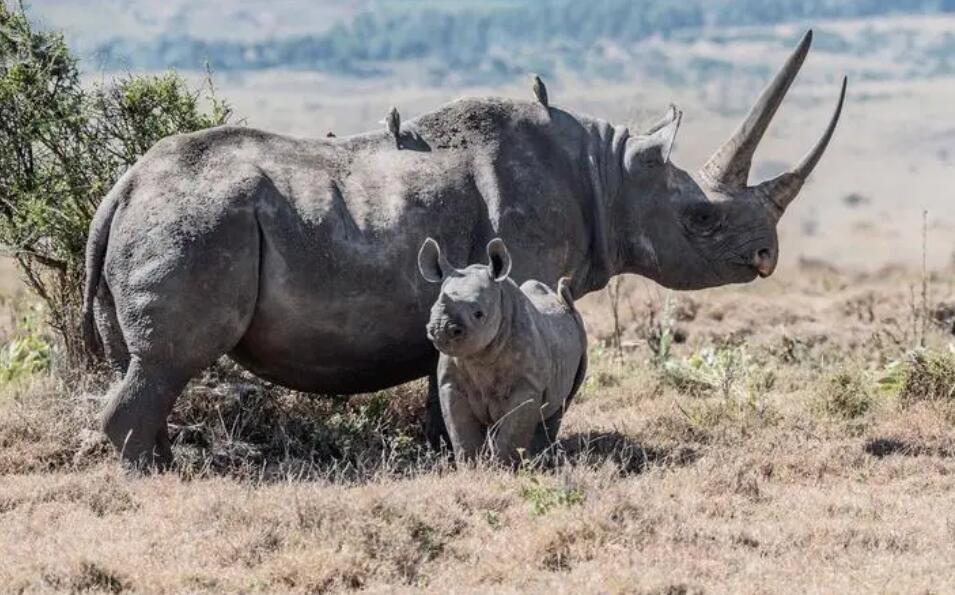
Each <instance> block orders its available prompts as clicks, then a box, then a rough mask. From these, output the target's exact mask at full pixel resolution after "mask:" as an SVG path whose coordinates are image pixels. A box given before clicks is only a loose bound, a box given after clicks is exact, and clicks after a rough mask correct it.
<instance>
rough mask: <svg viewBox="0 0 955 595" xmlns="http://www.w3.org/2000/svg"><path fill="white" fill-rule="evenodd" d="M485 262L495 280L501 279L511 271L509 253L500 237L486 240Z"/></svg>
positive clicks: (505, 277)
mask: <svg viewBox="0 0 955 595" xmlns="http://www.w3.org/2000/svg"><path fill="white" fill-rule="evenodd" d="M487 264H488V267H490V271H491V277H492V278H493V279H494V280H495V281H503V280H504V279H507V276H508V275H509V274H510V273H511V253H510V252H508V251H507V246H506V245H505V244H504V240H502V239H501V238H494V239H493V240H491V241H490V242H488V244H487Z"/></svg>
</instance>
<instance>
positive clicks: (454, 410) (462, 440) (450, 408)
mask: <svg viewBox="0 0 955 595" xmlns="http://www.w3.org/2000/svg"><path fill="white" fill-rule="evenodd" d="M439 398H440V400H441V412H442V414H443V415H444V423H445V425H446V426H447V429H448V435H449V436H450V438H451V448H452V449H453V450H454V457H455V459H456V460H457V461H459V462H464V461H470V460H473V459H474V457H476V456H477V454H478V453H479V452H481V448H482V447H483V446H484V436H485V430H484V426H483V425H482V424H481V422H480V421H478V419H477V418H476V417H474V413H473V412H472V411H471V406H470V405H469V404H468V402H467V399H466V398H465V396H464V395H463V394H461V393H460V392H458V391H456V390H455V389H454V388H453V387H452V386H450V385H447V384H445V385H443V386H441V388H440V389H439Z"/></svg>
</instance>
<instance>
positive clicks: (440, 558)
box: [0, 271, 955, 593]
mask: <svg viewBox="0 0 955 595" xmlns="http://www.w3.org/2000/svg"><path fill="white" fill-rule="evenodd" d="M893 275H894V276H893ZM905 275H906V273H904V272H896V273H893V274H890V275H881V276H873V277H871V278H870V277H849V276H847V275H845V274H842V273H838V272H833V271H828V272H825V273H824V274H823V273H820V272H818V271H803V272H801V273H800V274H799V275H797V276H795V277H794V279H795V280H794V281H791V282H790V283H787V284H782V283H763V284H759V285H756V286H751V287H748V288H729V289H724V290H718V291H713V292H708V293H707V294H705V295H697V294H686V295H680V296H677V297H676V298H675V305H674V306H673V308H672V313H673V315H672V316H671V317H670V318H671V319H672V322H671V323H670V324H672V325H673V326H678V327H679V335H680V337H681V341H682V342H681V343H678V344H674V345H673V348H672V350H673V353H672V355H671V361H674V362H678V363H679V364H681V365H682V364H683V363H687V362H694V361H696V360H695V359H694V358H698V357H700V354H701V353H704V352H705V351H706V350H707V349H711V350H716V351H715V352H714V353H729V354H731V355H722V356H718V357H716V356H714V357H713V358H711V359H709V360H706V363H705V364H700V368H698V369H697V372H699V373H701V374H702V376H700V377H701V378H703V379H704V380H705V381H704V382H702V383H701V384H699V385H694V387H693V389H692V390H686V386H685V385H680V384H679V383H674V382H672V378H670V377H669V375H670V374H672V373H673V371H672V370H669V371H668V370H667V368H666V366H665V365H664V364H663V363H661V362H660V359H659V358H658V357H657V356H655V355H654V354H653V352H652V351H651V349H650V348H649V347H648V346H647V339H648V338H650V339H652V338H653V337H656V338H657V339H658V338H659V333H657V334H656V335H654V334H653V333H647V332H646V329H647V328H648V323H647V320H648V318H649V315H650V312H651V311H652V310H653V309H655V308H656V309H659V308H660V307H661V306H662V303H663V298H662V295H661V296H656V295H655V293H654V292H653V290H649V289H648V288H647V286H645V285H643V284H636V283H635V282H633V281H630V282H628V284H625V286H624V292H625V293H624V299H623V300H622V302H623V303H622V306H621V308H622V310H621V314H622V315H621V323H622V325H623V328H624V334H623V341H622V343H623V346H624V349H625V353H624V357H623V358H619V357H617V356H616V355H615V353H614V352H613V351H612V350H608V349H607V348H605V347H604V345H606V344H608V340H609V338H610V334H612V331H611V327H612V324H610V322H611V320H610V317H609V315H608V314H607V312H606V303H605V302H604V301H603V300H604V298H603V297H602V296H596V297H594V298H593V299H588V300H585V302H584V304H583V306H582V307H583V308H584V310H585V313H586V318H587V320H588V323H589V324H590V325H591V327H592V328H591V331H592V332H591V335H592V339H593V343H594V346H593V351H592V355H593V357H592V362H593V363H592V367H591V372H590V375H589V378H588V380H587V382H586V384H585V386H584V390H583V393H582V394H581V395H580V396H579V399H578V400H577V401H576V402H575V403H574V406H573V407H572V408H571V411H570V413H569V415H568V418H567V423H566V426H565V430H564V433H563V436H564V440H563V442H562V443H561V445H560V447H559V448H558V449H556V450H555V452H553V453H550V454H549V455H548V456H547V457H544V458H543V459H541V460H539V461H532V462H529V463H528V464H527V465H526V466H525V467H523V468H521V469H519V470H516V471H514V470H508V469H501V468H497V467H495V466H493V465H490V464H487V463H481V464H478V465H475V466H472V467H468V468H462V469H455V468H454V467H453V465H451V464H450V463H449V462H448V461H447V460H446V459H445V458H444V457H442V456H440V455H436V454H433V453H429V452H427V451H426V450H424V449H423V448H422V445H421V437H420V434H419V433H418V429H417V428H418V423H419V416H420V408H421V402H422V399H423V396H424V395H423V393H424V387H423V385H422V384H420V383H418V384H412V385H409V386H406V387H401V388H399V389H396V390H394V391H388V392H387V393H382V394H377V395H367V396H362V397H360V398H357V399H353V400H351V401H344V400H339V401H336V400H332V399H313V398H309V397H307V396H305V395H300V394H296V393H292V392H289V391H284V390H280V389H277V388H276V387H272V386H269V385H265V384H262V383H259V382H256V381H254V380H253V379H251V378H250V377H248V376H247V375H245V374H243V373H241V372H240V371H238V370H236V369H235V368H234V367H232V366H229V365H225V364H223V365H220V366H217V367H216V368H215V369H214V370H212V371H210V372H209V373H207V374H206V376H205V377H204V378H202V379H200V380H198V381H197V382H195V383H194V384H193V385H192V386H191V387H190V389H189V391H188V393H187V394H186V395H185V396H184V397H183V399H181V401H180V403H179V404H178V406H177V409H176V412H175V413H174V416H173V421H174V423H175V424H176V426H177V432H176V433H177V438H176V440H177V446H176V449H175V450H176V454H177V472H175V473H169V474H165V475H160V476H147V477H130V476H124V475H123V474H122V473H121V471H120V470H119V469H118V466H117V465H116V463H115V462H114V460H113V457H112V455H111V454H110V453H109V451H108V449H106V448H105V447H104V445H103V443H102V441H101V440H99V438H98V435H97V434H96V433H95V432H90V431H89V430H90V429H91V428H93V427H94V425H95V412H96V411H97V410H98V408H99V406H100V404H99V403H98V402H97V401H96V399H95V398H94V397H92V396H91V395H97V394H99V393H100V392H101V391H102V383H101V381H96V380H85V381H84V382H85V384H83V383H78V382H77V381H73V382H70V383H65V382H63V381H59V380H55V379H53V378H51V377H33V378H32V379H29V380H25V381H21V382H19V383H16V384H12V385H9V386H8V387H7V388H6V389H5V390H4V392H3V393H2V395H0V560H3V564H0V584H2V585H4V587H5V588H6V589H7V590H12V591H20V590H27V591H106V592H120V591H124V590H130V591H135V592H144V591H145V592H184V591H185V592H204V591H228V592H237V591H243V592H266V591H268V592H274V591H291V592H326V591H340V590H351V589H366V590H369V591H373V592H375V591H377V592H382V591H388V592H393V591H419V590H429V591H442V590H454V591H460V592H478V591H480V592H486V591H488V590H493V591H495V592H525V591H533V592H543V591H557V592H598V591H599V592H641V593H697V592H793V591H798V592H846V591H856V592H857V591H883V592H920V591H925V592H938V591H944V590H946V589H949V588H950V585H951V569H952V567H953V565H955V553H953V552H955V511H953V510H952V508H951V502H952V494H953V493H955V492H953V488H955V479H953V478H955V431H953V429H952V420H953V419H955V416H953V415H952V412H953V410H955V404H953V401H952V399H950V398H947V397H946V395H947V394H948V393H946V392H945V390H946V389H945V387H946V386H947V387H949V388H951V385H952V383H955V380H953V378H952V377H950V376H946V375H945V374H947V372H945V371H946V370H949V368H946V367H945V365H946V364H945V362H947V361H949V360H946V359H945V358H947V357H949V356H948V355H946V351H945V349H946V345H947V343H948V342H949V341H951V340H952V336H951V335H950V334H948V333H950V330H949V329H947V328H946V327H945V326H943V325H941V324H940V325H937V326H934V327H933V329H934V330H933V331H932V333H931V335H930V337H929V347H928V351H927V352H925V353H927V354H929V355H927V356H926V355H925V354H922V355H921V356H919V357H922V360H923V361H931V362H934V363H933V364H931V365H924V366H922V367H918V365H917V364H916V363H913V362H917V361H918V360H917V359H914V358H915V357H916V356H913V355H909V356H906V353H907V352H908V350H909V348H910V347H911V346H912V343H911V341H912V339H913V337H911V336H909V335H910V333H909V331H907V330H906V329H909V328H916V327H917V325H914V324H911V323H912V321H911V320H910V318H911V317H912V315H913V314H912V312H913V309H912V308H911V307H910V304H909V298H908V294H907V290H906V289H905V288H906V287H907V282H908V277H906V276H905ZM826 279H827V280H826ZM945 279H948V277H945ZM946 282H947V281H945V280H944V279H943V280H941V281H939V282H938V283H937V284H936V285H935V287H943V286H944V284H945V283H946ZM867 292H875V294H876V295H878V296H879V299H878V300H876V301H874V302H873V301H870V300H868V299H867V298H866V297H865V296H866V295H867ZM937 293H938V292H937ZM938 297H940V298H941V297H947V298H949V299H950V298H951V296H938ZM627 299H629V300H630V301H631V302H632V303H633V304H634V307H632V308H630V307H628V306H627V304H626V302H627ZM658 314H659V313H657V314H656V315H657V318H656V320H659V316H658ZM870 314H871V315H870ZM676 334H677V333H674V336H676ZM720 350H723V351H720ZM734 350H736V351H734ZM734 353H735V354H736V355H732V354H734ZM740 353H745V357H743V356H740V355H739V354H740ZM926 357H928V358H930V359H928V360H926V359H925V358H926ZM721 358H722V359H721ZM931 358H935V359H931ZM740 362H743V363H740ZM893 362H897V363H893ZM939 362H941V363H939ZM694 365H695V364H694ZM701 370H702V372H700V371H701ZM836 370H838V372H834V371H836ZM926 370H927V371H926ZM939 370H941V372H939ZM697 372H693V373H694V374H696V373H697ZM713 378H716V379H718V381H716V382H714V383H713V384H712V385H711V384H707V382H709V380H707V379H713ZM767 378H771V381H767ZM886 378H888V379H889V380H885V379H886ZM918 383H920V384H918ZM918 387H923V388H924V390H923V389H922V388H918ZM907 391H908V392H907ZM918 391H922V393H920V394H922V397H923V398H912V397H911V395H914V394H916V393H918ZM910 393H911V394H910Z"/></svg>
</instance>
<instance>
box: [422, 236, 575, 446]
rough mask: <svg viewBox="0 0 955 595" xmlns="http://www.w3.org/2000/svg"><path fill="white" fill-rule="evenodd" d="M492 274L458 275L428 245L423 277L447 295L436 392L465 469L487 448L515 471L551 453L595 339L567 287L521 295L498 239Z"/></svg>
mask: <svg viewBox="0 0 955 595" xmlns="http://www.w3.org/2000/svg"><path fill="white" fill-rule="evenodd" d="M487 256H488V264H487V265H480V264H472V265H470V266H468V267H467V268H464V269H455V268H454V267H452V266H451V265H450V264H449V263H448V261H447V259H446V258H445V257H444V255H443V254H442V253H441V248H440V247H439V246H438V244H437V242H435V241H434V240H433V239H431V238H428V239H427V240H425V242H424V244H423V245H422V246H421V250H420V252H419V253H418V269H419V270H420V272H421V275H422V276H423V277H424V278H425V279H426V280H427V281H429V282H431V283H440V284H441V292H440V294H439V296H438V299H437V301H436V302H435V303H434V306H433V307H432V308H431V317H430V320H429V321H428V325H427V333H428V338H429V339H430V340H431V341H432V343H434V346H435V347H436V348H437V350H438V351H439V352H440V357H439V360H438V391H439V398H440V402H441V411H442V414H443V417H444V421H445V424H446V425H447V428H448V433H449V435H450V438H451V446H452V448H453V449H454V454H455V457H457V458H458V460H468V459H471V458H473V457H474V456H475V455H476V454H477V453H478V452H479V451H480V450H481V449H482V448H483V447H484V446H485V444H487V445H488V446H489V447H490V449H491V450H492V452H493V454H494V456H496V457H497V458H498V459H500V460H502V461H506V462H516V461H518V460H519V459H520V457H521V455H522V452H523V451H526V453H527V454H528V455H534V454H537V453H539V452H540V451H541V450H543V449H544V448H546V447H547V446H548V445H549V444H550V443H551V442H552V441H553V440H554V438H555V437H556V435H557V432H558V430H559V429H560V422H561V417H562V416H563V412H564V410H565V408H566V407H567V405H568V404H569V403H570V400H571V398H572V397H573V396H574V394H575V393H576V392H577V389H578V388H579V387H580V383H581V381H582V380H583V377H584V374H585V372H586V367H587V336H586V333H585V331H584V325H583V321H582V320H581V318H580V314H579V313H578V312H577V310H576V309H575V308H574V303H573V298H572V296H571V293H570V288H569V286H568V281H569V280H568V279H567V278H563V279H561V280H560V281H559V282H558V290H557V292H554V291H553V290H552V289H550V288H549V287H547V286H546V285H544V284H543V283H540V282H538V281H527V282H525V283H524V284H523V285H521V286H520V287H518V286H517V284H516V283H515V282H514V281H512V280H511V279H510V278H509V277H508V274H509V273H510V269H511V257H510V254H509V252H508V250H507V247H506V246H505V244H504V241H503V240H501V239H500V238H497V239H494V240H491V242H490V243H489V244H488V245H487Z"/></svg>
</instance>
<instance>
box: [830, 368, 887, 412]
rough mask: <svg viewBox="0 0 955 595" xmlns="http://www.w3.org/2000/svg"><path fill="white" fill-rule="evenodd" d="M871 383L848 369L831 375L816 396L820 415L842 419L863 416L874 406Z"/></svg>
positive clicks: (862, 375)
mask: <svg viewBox="0 0 955 595" xmlns="http://www.w3.org/2000/svg"><path fill="white" fill-rule="evenodd" d="M872 393H873V391H872V383H871V382H870V381H869V379H868V378H866V376H865V375H864V374H862V373H861V372H859V371H854V370H850V369H848V368H846V369H842V370H839V371H837V372H835V373H833V374H832V375H831V376H830V377H829V378H828V380H827V381H826V383H825V387H824V389H823V392H822V393H820V394H819V395H818V398H817V405H818V407H819V409H820V410H821V412H822V413H824V414H826V415H829V416H832V417H839V418H842V419H854V418H856V417H860V416H862V415H865V413H866V412H868V411H869V410H870V409H871V408H872V405H873V404H874V399H873V394H872Z"/></svg>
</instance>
